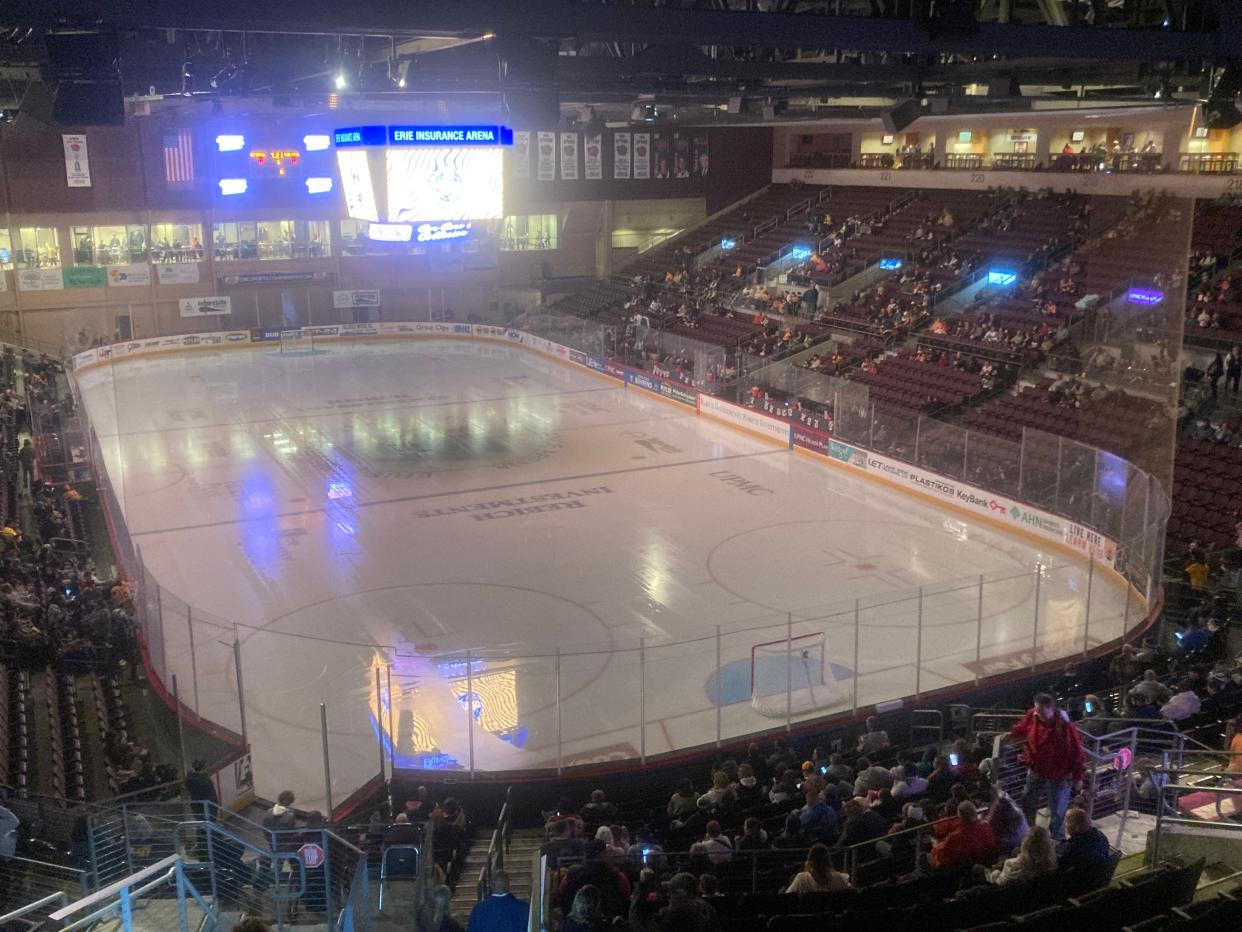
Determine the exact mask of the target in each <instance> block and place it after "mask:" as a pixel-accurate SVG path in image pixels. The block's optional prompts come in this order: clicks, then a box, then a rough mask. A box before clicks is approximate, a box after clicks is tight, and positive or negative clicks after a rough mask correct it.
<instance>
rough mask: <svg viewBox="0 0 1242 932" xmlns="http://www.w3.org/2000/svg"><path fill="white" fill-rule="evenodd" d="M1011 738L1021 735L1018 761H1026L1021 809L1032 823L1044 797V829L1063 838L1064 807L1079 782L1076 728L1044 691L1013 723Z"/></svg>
mask: <svg viewBox="0 0 1242 932" xmlns="http://www.w3.org/2000/svg"><path fill="white" fill-rule="evenodd" d="M1013 737H1015V738H1024V739H1025V740H1026V747H1025V748H1024V749H1023V750H1022V762H1023V763H1024V764H1026V766H1027V771H1026V789H1025V790H1024V791H1023V794H1022V811H1023V812H1025V813H1026V821H1027V824H1029V825H1034V824H1035V813H1036V812H1038V811H1039V804H1040V801H1041V798H1042V797H1047V800H1048V831H1049V832H1050V833H1051V835H1052V837H1053V838H1055V839H1057V840H1058V841H1062V840H1064V838H1065V810H1066V809H1068V808H1069V801H1070V795H1071V793H1072V791H1073V790H1074V788H1075V787H1076V786H1077V785H1079V784H1080V783H1081V781H1082V770H1083V753H1082V744H1081V743H1080V742H1079V738H1078V729H1077V728H1075V727H1074V725H1073V724H1072V723H1071V722H1070V720H1069V716H1068V715H1067V714H1066V713H1065V712H1064V711H1062V710H1061V709H1058V708H1057V701H1056V700H1055V699H1054V698H1053V697H1052V696H1050V695H1048V693H1039V694H1038V695H1036V696H1035V705H1034V707H1033V708H1032V709H1030V711H1028V712H1027V713H1026V715H1024V716H1023V717H1022V721H1020V722H1018V724H1016V725H1014V726H1013Z"/></svg>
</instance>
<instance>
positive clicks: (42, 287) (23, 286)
mask: <svg viewBox="0 0 1242 932" xmlns="http://www.w3.org/2000/svg"><path fill="white" fill-rule="evenodd" d="M64 287H65V276H64V274H63V272H62V270H61V269H18V270H17V290H18V291H60V290H61V289H62V288H64Z"/></svg>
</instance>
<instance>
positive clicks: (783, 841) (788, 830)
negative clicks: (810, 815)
mask: <svg viewBox="0 0 1242 932" xmlns="http://www.w3.org/2000/svg"><path fill="white" fill-rule="evenodd" d="M809 844H810V842H808V841H807V837H806V835H805V834H804V833H803V831H802V817H801V816H799V815H798V813H796V812H791V813H789V815H787V816H785V828H784V830H783V831H782V832H781V833H780V834H779V835H777V836H776V837H775V838H773V839H772V847H773V848H784V849H787V850H788V849H798V848H807V847H808V846H809Z"/></svg>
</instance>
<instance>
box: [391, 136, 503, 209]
mask: <svg viewBox="0 0 1242 932" xmlns="http://www.w3.org/2000/svg"><path fill="white" fill-rule="evenodd" d="M384 156H385V159H386V161H387V176H388V177H387V180H388V219H389V220H390V221H391V222H393V223H418V222H420V221H441V220H463V221H464V220H499V219H501V217H503V216H504V159H503V154H502V150H501V149H499V148H481V147H479V148H473V147H457V146H451V147H446V148H438V147H428V148H421V149H389V150H388V151H387V152H386V153H385V154H384Z"/></svg>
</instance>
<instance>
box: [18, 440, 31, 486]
mask: <svg viewBox="0 0 1242 932" xmlns="http://www.w3.org/2000/svg"><path fill="white" fill-rule="evenodd" d="M17 462H18V464H19V465H20V466H21V479H20V480H19V482H18V489H19V490H20V489H21V488H25V489H26V491H28V492H33V491H34V468H35V449H34V445H33V444H31V442H30V440H29V438H27V439H26V440H23V441H22V448H21V449H20V450H18V451H17Z"/></svg>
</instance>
